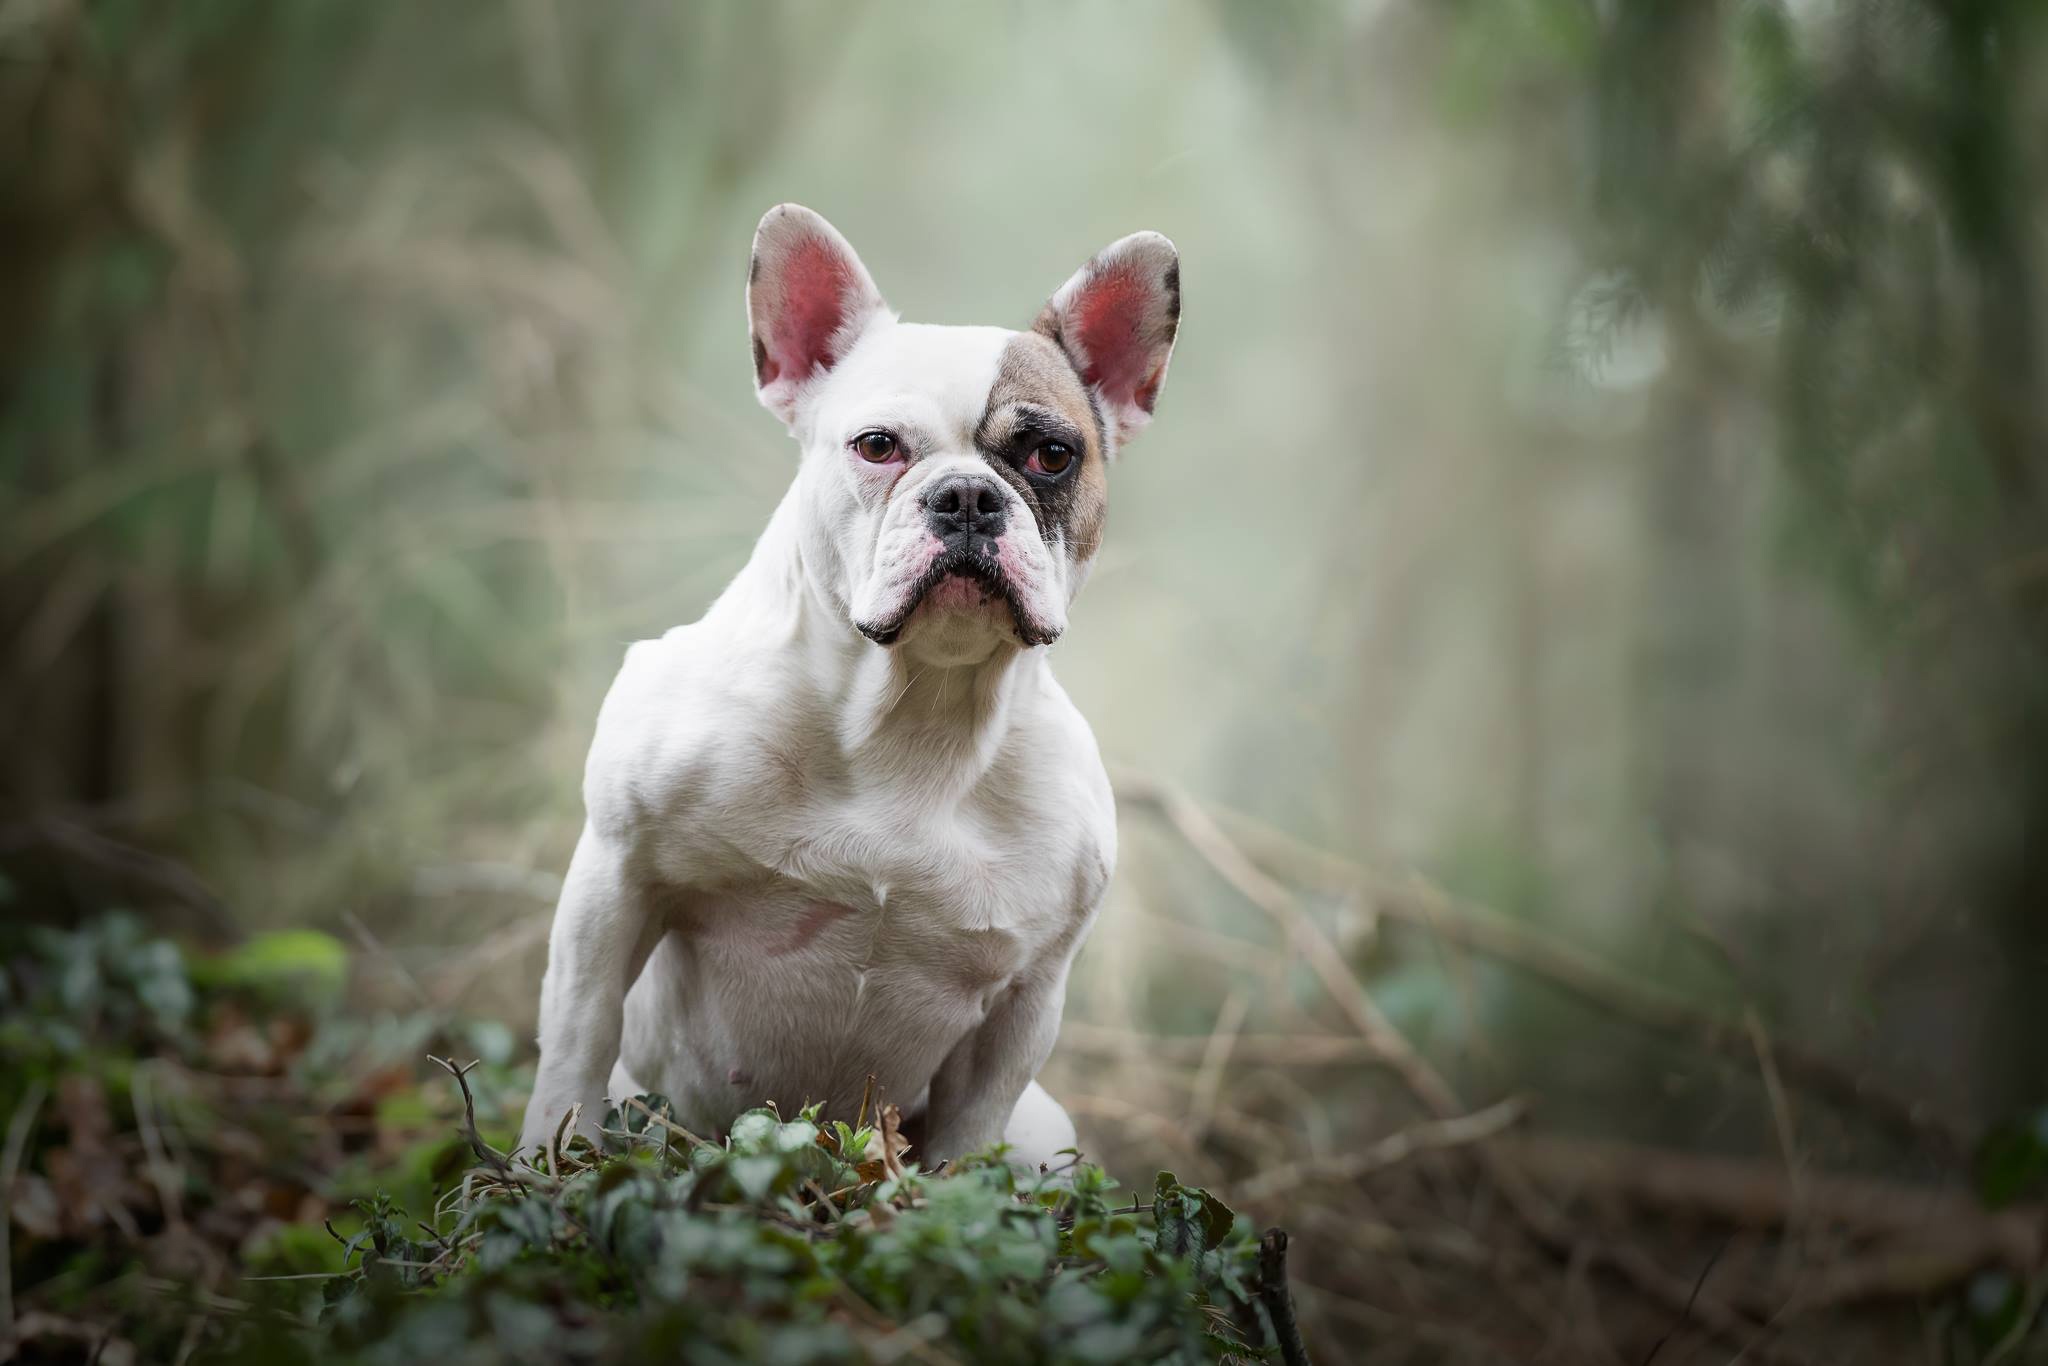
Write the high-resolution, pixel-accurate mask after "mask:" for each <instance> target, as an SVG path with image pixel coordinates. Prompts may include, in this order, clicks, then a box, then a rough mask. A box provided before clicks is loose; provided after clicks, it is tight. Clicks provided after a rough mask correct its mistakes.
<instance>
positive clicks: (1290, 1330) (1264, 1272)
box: [1259, 1228, 1309, 1366]
mask: <svg viewBox="0 0 2048 1366" xmlns="http://www.w3.org/2000/svg"><path fill="white" fill-rule="evenodd" d="M1259 1303H1260V1304H1263V1305H1264V1306H1265V1307H1266V1317H1267V1318H1268V1319H1270V1320H1271V1321H1272V1324H1273V1340H1274V1342H1275V1343H1277V1344H1278V1346H1279V1348H1280V1360H1281V1361H1283V1362H1285V1363H1286V1366H1309V1363H1308V1348H1306V1347H1304V1346H1303V1345H1302V1342H1301V1325H1300V1324H1299V1323H1298V1322H1296V1321H1295V1317H1294V1296H1293V1295H1292V1294H1290V1293H1289V1292H1288V1289H1287V1230H1286V1229H1282V1228H1269V1229H1267V1230H1266V1236H1265V1237H1263V1238H1261V1239H1260V1240H1259Z"/></svg>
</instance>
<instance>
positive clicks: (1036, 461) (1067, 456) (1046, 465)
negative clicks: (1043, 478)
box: [1024, 441, 1074, 474]
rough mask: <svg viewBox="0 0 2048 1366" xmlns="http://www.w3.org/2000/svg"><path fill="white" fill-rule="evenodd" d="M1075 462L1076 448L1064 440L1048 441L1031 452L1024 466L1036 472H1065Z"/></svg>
mask: <svg viewBox="0 0 2048 1366" xmlns="http://www.w3.org/2000/svg"><path fill="white" fill-rule="evenodd" d="M1073 463H1074V448H1073V447H1072V446H1069V445H1067V444H1066V443H1065V442H1064V441H1048V442H1046V443H1045V444H1044V445H1042V446H1040V447H1039V448H1038V449H1037V450H1035V451H1033V452H1031V458H1030V459H1029V460H1026V461H1025V462H1024V468H1025V469H1027V470H1030V471H1031V472H1032V473H1034V474H1065V473H1066V472H1067V467H1068V466H1069V465H1071V464H1073Z"/></svg>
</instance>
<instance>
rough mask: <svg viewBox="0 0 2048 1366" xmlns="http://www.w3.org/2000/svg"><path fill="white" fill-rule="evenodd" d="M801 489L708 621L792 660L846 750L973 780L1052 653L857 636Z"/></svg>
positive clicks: (797, 712) (796, 686)
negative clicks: (813, 552) (817, 546)
mask: <svg viewBox="0 0 2048 1366" xmlns="http://www.w3.org/2000/svg"><path fill="white" fill-rule="evenodd" d="M802 516H803V513H802V502H801V494H800V490H799V489H798V488H796V487H795V486H792V488H791V489H790V491H789V493H788V494H787V495H785V496H784V498H783V500H782V502H781V503H780V504H779V505H778V506H777V507H776V509H775V515H774V516H773V517H772V518H770V519H769V522H768V527H767V529H766V530H765V531H763V532H762V534H761V539H760V540H759V541H758V542H757V543H756V544H755V546H754V552H753V554H752V555H751V556H750V557H749V558H748V560H747V563H746V566H745V567H744V568H743V569H741V570H740V572H739V574H738V576H737V577H735V578H734V579H733V581H732V584H731V585H730V586H729V587H728V588H727V589H726V591H725V592H724V593H723V594H722V595H720V597H719V599H718V601H717V602H716V603H714V604H713V605H712V608H711V612H710V613H709V614H707V619H708V617H710V616H716V617H721V618H725V619H727V620H728V621H729V622H730V623H731V628H732V629H734V630H736V631H744V632H745V633H746V634H747V636H748V637H749V638H751V639H753V640H757V641H760V642H762V643H763V644H765V645H767V646H769V647H770V648H771V649H774V650H777V651H780V652H783V653H785V654H786V655H787V660H786V664H785V666H784V668H783V669H782V670H781V677H782V678H784V679H786V680H788V681H787V686H788V687H789V688H790V689H792V690H793V691H796V692H800V693H805V694H808V695H809V696H808V697H807V698H803V699H799V700H801V701H815V702H816V703H818V704H820V705H818V706H805V705H799V706H794V707H792V708H791V713H792V716H793V717H796V716H813V717H817V718H818V721H817V723H816V724H817V725H819V726H820V727H821V728H824V727H829V730H827V729H821V730H820V733H819V738H823V737H824V736H825V735H826V734H829V735H830V736H831V738H832V739H833V741H834V743H836V744H837V746H838V747H839V749H840V750H841V752H842V753H845V754H847V755H848V756H849V757H852V756H859V757H860V758H861V759H862V760H863V761H864V762H871V763H873V764H876V765H878V766H880V767H884V768H887V769H890V770H895V771H900V772H902V773H904V774H906V775H910V776H924V775H929V777H930V779H931V780H932V781H935V782H938V783H941V784H943V785H946V786H949V787H950V786H954V785H956V784H961V783H971V782H972V781H973V780H974V779H975V778H977V777H978V776H979V775H980V774H981V773H982V772H984V771H985V770H986V769H987V768H988V766H989V764H990V763H992V762H993V761H994V759H995V756H996V754H997V752H998V751H999V750H1000V749H1001V747H1002V744H1003V742H1004V740H1005V739H1006V738H1007V736H1008V735H1009V733H1010V729H1011V727H1012V725H1013V724H1014V723H1015V721H1016V710H1017V709H1016V703H1017V699H1018V698H1019V696H1020V695H1022V694H1023V693H1024V692H1026V691H1028V690H1029V688H1030V685H1031V683H1032V682H1033V681H1034V680H1035V679H1036V677H1037V676H1038V673H1039V671H1041V670H1043V669H1044V668H1045V658H1044V655H1045V652H1044V650H1043V649H1029V648H1026V647H1025V646H1024V645H1023V644H1022V643H1021V642H1019V641H1016V640H1014V639H1009V638H1001V639H995V640H991V641H989V642H987V644H988V646H989V648H988V649H987V651H986V653H985V654H984V653H982V652H981V651H980V650H979V649H969V650H964V651H959V652H957V653H953V654H950V655H949V654H944V653H935V652H933V651H929V650H920V649H919V645H918V642H917V641H916V640H914V639H913V640H908V641H905V642H904V643H903V644H900V645H895V646H888V647H884V646H881V645H877V644H875V643H874V642H873V641H871V640H869V639H868V638H867V637H865V636H863V635H862V634H861V633H860V632H859V631H857V630H855V629H854V626H853V623H852V620H851V617H850V614H849V612H848V609H847V606H846V604H845V603H844V602H842V601H840V600H839V594H838V593H837V592H835V591H834V589H833V588H832V586H831V585H832V583H833V579H832V578H830V577H828V576H829V575H832V574H833V573H834V569H833V567H831V566H826V565H816V564H812V563H809V562H808V561H807V550H806V540H805V537H804V536H803V535H802Z"/></svg>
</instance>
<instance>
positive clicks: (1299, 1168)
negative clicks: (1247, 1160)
mask: <svg viewBox="0 0 2048 1366" xmlns="http://www.w3.org/2000/svg"><path fill="white" fill-rule="evenodd" d="M1527 1110H1528V1105H1527V1103H1526V1102H1524V1101H1523V1100H1522V1098H1521V1097H1520V1096H1510V1097H1509V1098H1508V1099H1506V1100H1503V1101H1500V1102H1498V1103H1497V1104H1493V1105H1489V1106H1487V1107H1486V1108H1485V1109H1483V1110H1475V1111H1473V1112H1472V1113H1471V1114H1468V1115H1461V1116H1459V1117H1458V1118H1456V1119H1438V1120H1426V1121H1424V1122H1423V1123H1421V1124H1415V1125H1411V1126H1409V1127H1408V1128H1406V1129H1402V1130H1400V1131H1399V1132H1397V1133H1392V1134H1388V1135H1387V1136H1386V1137H1385V1138H1383V1139H1381V1140H1379V1141H1378V1142H1377V1143H1374V1144H1372V1145H1371V1146H1370V1147H1367V1148H1364V1149H1362V1150H1360V1151H1358V1152H1354V1153H1345V1154H1343V1155H1342V1156H1338V1157H1330V1158H1324V1159H1322V1160H1320V1161H1318V1160H1314V1159H1310V1160H1308V1161H1302V1162H1288V1163H1284V1164H1282V1165H1281V1166H1277V1167H1270V1168H1268V1169H1267V1170H1265V1171H1263V1172H1260V1173H1259V1174H1258V1175H1256V1176H1254V1177H1252V1178H1251V1179H1250V1180H1248V1181H1245V1182H1243V1183H1242V1184H1240V1185H1239V1186H1238V1187H1237V1190H1236V1194H1237V1196H1238V1197H1239V1198H1240V1199H1243V1200H1247V1201H1252V1200H1263V1199H1268V1198H1270V1197H1272V1196H1275V1195H1282V1194H1285V1193H1286V1192H1288V1191H1291V1190H1293V1189H1295V1188H1296V1187H1298V1186H1302V1185H1306V1184H1307V1183H1309V1182H1311V1181H1355V1180H1357V1179H1358V1178H1359V1177H1361V1176H1365V1175H1367V1174H1369V1173H1371V1172H1377V1171H1383V1170H1385V1169H1386V1168H1388V1167H1393V1166H1398V1165H1399V1164H1401V1163H1403V1162H1406V1161H1408V1160H1409V1159H1410V1158H1413V1157H1416V1156H1418V1155H1420V1154H1422V1153H1426V1152H1435V1151H1439V1150H1442V1149H1445V1148H1462V1147H1466V1146H1468V1145H1470V1144H1473V1143H1479V1142H1482V1141H1484V1140H1486V1139H1489V1138H1492V1137H1493V1136H1494V1135H1495V1134H1498V1133H1500V1132H1502V1131H1503V1130H1505V1129H1507V1128H1508V1127H1509V1126H1510V1125H1512V1124H1514V1123H1516V1122H1517V1121H1518V1120H1520V1119H1521V1118H1522V1116H1523V1115H1524V1114H1525V1113H1526V1112H1527Z"/></svg>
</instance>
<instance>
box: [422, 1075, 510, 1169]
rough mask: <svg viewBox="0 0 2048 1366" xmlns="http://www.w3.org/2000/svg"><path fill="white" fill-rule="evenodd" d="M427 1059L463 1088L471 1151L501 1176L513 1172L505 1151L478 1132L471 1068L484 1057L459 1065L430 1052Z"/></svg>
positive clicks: (464, 1124) (464, 1119)
mask: <svg viewBox="0 0 2048 1366" xmlns="http://www.w3.org/2000/svg"><path fill="white" fill-rule="evenodd" d="M427 1061H428V1062H431V1063H433V1064H434V1065H435V1066H436V1067H439V1068H440V1069H441V1070H442V1071H444V1072H446V1073H447V1074H448V1075H449V1076H451V1077H453V1078H455V1084H456V1085H457V1086H460V1087H461V1088H462V1128H463V1137H465V1138H467V1139H468V1140H469V1148H470V1151H471V1152H473V1153H475V1154H476V1156H477V1160H478V1161H479V1162H485V1163H488V1164H490V1166H491V1168H492V1170H494V1171H496V1172H497V1173H498V1174H499V1175H500V1176H510V1175H511V1174H512V1164H511V1163H509V1162H507V1161H506V1160H505V1156H504V1154H503V1153H500V1152H499V1151H498V1150H497V1149H496V1148H493V1147H492V1146H491V1145H490V1144H488V1143H486V1142H484V1136H483V1135H482V1134H480V1133H478V1132H477V1128H476V1097H475V1096H474V1095H471V1094H470V1090H469V1073H470V1069H471V1068H474V1067H475V1066H476V1065H477V1064H478V1063H479V1062H482V1061H483V1059H481V1058H477V1059H473V1060H471V1061H470V1062H468V1063H467V1064H465V1065H463V1066H461V1067H457V1066H456V1065H455V1064H454V1063H453V1062H450V1061H449V1060H448V1059H446V1058H437V1057H435V1056H434V1055H433V1054H432V1053H429V1054H427Z"/></svg>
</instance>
